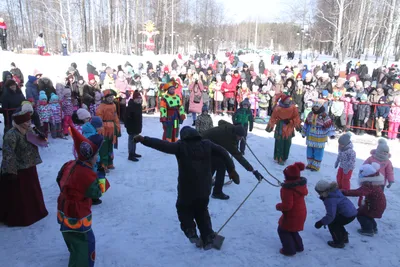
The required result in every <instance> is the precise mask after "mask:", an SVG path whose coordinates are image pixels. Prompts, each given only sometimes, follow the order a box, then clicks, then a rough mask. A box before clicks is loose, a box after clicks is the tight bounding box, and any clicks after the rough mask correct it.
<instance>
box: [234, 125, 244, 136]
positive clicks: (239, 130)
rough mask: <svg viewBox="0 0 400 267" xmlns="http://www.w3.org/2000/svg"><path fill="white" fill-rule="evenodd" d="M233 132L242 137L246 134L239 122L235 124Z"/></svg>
mask: <svg viewBox="0 0 400 267" xmlns="http://www.w3.org/2000/svg"><path fill="white" fill-rule="evenodd" d="M235 134H236V135H237V136H240V137H243V136H244V135H245V134H246V133H245V130H244V128H243V126H242V125H241V124H239V125H235Z"/></svg>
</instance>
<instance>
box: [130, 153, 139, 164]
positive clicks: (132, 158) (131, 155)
mask: <svg viewBox="0 0 400 267" xmlns="http://www.w3.org/2000/svg"><path fill="white" fill-rule="evenodd" d="M128 160H130V161H133V162H138V161H139V160H138V159H137V158H136V157H135V155H134V154H132V153H130V154H129V157H128Z"/></svg>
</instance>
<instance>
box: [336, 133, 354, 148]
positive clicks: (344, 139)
mask: <svg viewBox="0 0 400 267" xmlns="http://www.w3.org/2000/svg"><path fill="white" fill-rule="evenodd" d="M338 142H339V144H340V145H343V146H347V145H348V144H350V143H351V133H349V132H348V133H345V134H343V135H342V136H341V137H339V140H338Z"/></svg>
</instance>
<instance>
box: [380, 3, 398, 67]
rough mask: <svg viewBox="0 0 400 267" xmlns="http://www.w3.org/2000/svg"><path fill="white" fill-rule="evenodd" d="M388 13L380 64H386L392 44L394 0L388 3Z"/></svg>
mask: <svg viewBox="0 0 400 267" xmlns="http://www.w3.org/2000/svg"><path fill="white" fill-rule="evenodd" d="M389 10H390V13H389V21H388V30H387V32H386V38H385V42H384V47H383V58H382V65H387V63H388V62H389V47H390V46H391V45H392V40H393V28H394V27H393V18H394V12H395V10H396V0H391V4H390V8H389Z"/></svg>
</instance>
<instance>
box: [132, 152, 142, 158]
mask: <svg viewBox="0 0 400 267" xmlns="http://www.w3.org/2000/svg"><path fill="white" fill-rule="evenodd" d="M133 156H134V157H135V158H141V157H142V155H139V154H136V153H134V154H133Z"/></svg>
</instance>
